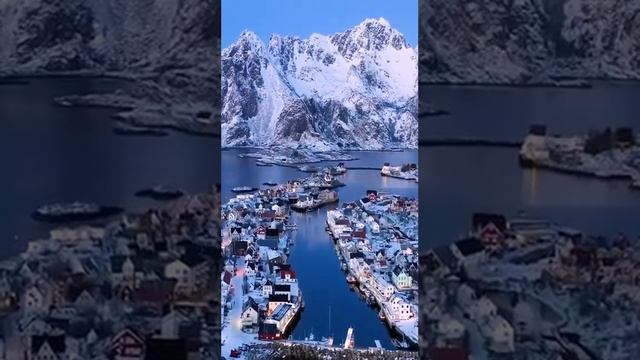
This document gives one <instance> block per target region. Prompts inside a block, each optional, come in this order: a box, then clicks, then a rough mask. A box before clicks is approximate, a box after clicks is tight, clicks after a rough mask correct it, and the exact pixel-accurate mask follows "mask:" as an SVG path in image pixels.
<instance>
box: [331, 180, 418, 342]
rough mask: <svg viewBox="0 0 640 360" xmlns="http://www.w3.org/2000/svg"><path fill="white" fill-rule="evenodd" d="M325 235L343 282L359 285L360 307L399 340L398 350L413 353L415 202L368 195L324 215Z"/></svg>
mask: <svg viewBox="0 0 640 360" xmlns="http://www.w3.org/2000/svg"><path fill="white" fill-rule="evenodd" d="M400 229H403V230H400ZM327 231H328V232H329V234H330V236H331V238H332V239H333V241H334V242H335V244H336V249H337V251H336V252H337V254H338V256H339V257H340V259H341V262H342V269H343V270H344V271H345V272H346V274H347V275H346V280H347V282H348V283H350V284H358V285H359V287H358V290H359V291H360V292H361V293H362V295H363V298H364V299H365V301H366V302H367V303H368V304H371V305H375V307H376V308H378V309H379V310H380V311H379V314H380V317H381V319H382V320H384V321H385V322H386V323H387V325H388V326H389V328H390V329H392V330H394V331H397V332H398V333H399V334H400V335H401V337H402V341H401V342H397V343H396V345H397V346H399V347H405V348H408V347H414V348H417V346H418V341H419V340H418V318H419V316H418V314H419V310H418V285H417V284H418V283H417V279H418V255H417V254H418V203H417V200H416V199H411V198H406V197H401V196H394V195H392V194H386V193H382V192H380V193H379V192H378V191H376V190H368V191H367V193H366V196H363V197H362V198H361V199H360V200H359V201H357V202H353V203H346V204H343V206H342V207H341V208H340V209H336V210H330V211H328V212H327ZM407 234H409V235H407Z"/></svg>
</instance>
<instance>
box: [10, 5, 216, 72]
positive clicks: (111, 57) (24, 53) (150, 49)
mask: <svg viewBox="0 0 640 360" xmlns="http://www.w3.org/2000/svg"><path fill="white" fill-rule="evenodd" d="M214 12H215V5H214V4H213V1H211V0H208V1H196V0H174V1H162V0H142V1H133V2H132V1H124V0H49V1H47V0H23V1H17V0H7V1H3V2H1V3H0V16H1V18H2V22H0V35H1V36H2V38H1V39H2V40H0V41H2V46H1V47H0V64H1V65H2V69H6V68H8V67H17V68H19V69H21V70H22V71H37V70H83V69H98V70H124V69H130V68H134V67H144V66H149V65H152V64H153V65H160V64H167V63H171V62H173V61H175V60H176V59H178V58H179V59H181V60H183V61H188V63H189V64H191V63H192V62H193V60H194V59H193V56H194V55H195V54H196V53H197V52H198V51H202V50H206V49H211V50H212V51H213V50H214V49H213V47H212V46H211V41H212V39H213V38H214V23H213V20H212V19H213V15H214Z"/></svg>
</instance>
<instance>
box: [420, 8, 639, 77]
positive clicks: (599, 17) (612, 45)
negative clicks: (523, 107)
mask: <svg viewBox="0 0 640 360" xmlns="http://www.w3.org/2000/svg"><path fill="white" fill-rule="evenodd" d="M639 14H640V1H619V0H517V1H513V0H508V1H505V0H483V1H477V0H469V1H467V0H453V1H452V0H429V1H420V35H421V38H420V50H421V53H420V77H421V80H424V81H427V82H446V83H468V82H472V83H504V84H526V83H549V82H552V81H553V80H552V79H553V78H554V77H584V78H589V77H597V78H619V79H640V15H639Z"/></svg>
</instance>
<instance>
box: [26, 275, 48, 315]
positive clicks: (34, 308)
mask: <svg viewBox="0 0 640 360" xmlns="http://www.w3.org/2000/svg"><path fill="white" fill-rule="evenodd" d="M52 303H53V294H52V289H51V286H49V285H48V284H47V283H45V282H44V281H38V282H36V284H35V285H32V286H30V287H28V288H27V289H26V290H25V292H24V295H23V297H22V306H23V309H24V311H25V312H31V313H44V312H47V311H49V308H50V307H51V305H52Z"/></svg>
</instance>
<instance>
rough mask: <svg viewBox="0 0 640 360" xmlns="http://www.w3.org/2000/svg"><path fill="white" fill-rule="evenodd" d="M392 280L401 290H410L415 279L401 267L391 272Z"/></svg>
mask: <svg viewBox="0 0 640 360" xmlns="http://www.w3.org/2000/svg"><path fill="white" fill-rule="evenodd" d="M391 280H392V281H393V284H394V285H395V286H396V287H397V288H398V289H399V290H404V289H410V288H411V286H412V285H413V278H412V277H411V276H410V275H409V274H407V272H406V271H405V270H404V269H402V268H400V267H399V266H396V267H395V268H394V269H393V271H392V272H391Z"/></svg>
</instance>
